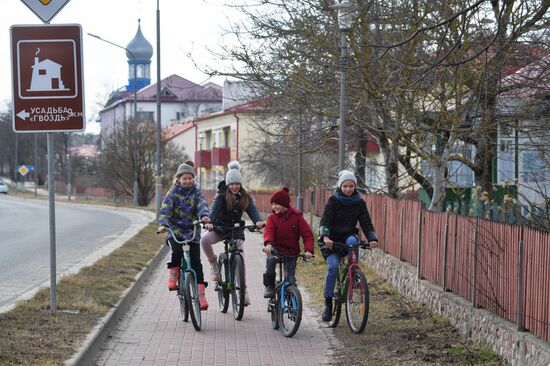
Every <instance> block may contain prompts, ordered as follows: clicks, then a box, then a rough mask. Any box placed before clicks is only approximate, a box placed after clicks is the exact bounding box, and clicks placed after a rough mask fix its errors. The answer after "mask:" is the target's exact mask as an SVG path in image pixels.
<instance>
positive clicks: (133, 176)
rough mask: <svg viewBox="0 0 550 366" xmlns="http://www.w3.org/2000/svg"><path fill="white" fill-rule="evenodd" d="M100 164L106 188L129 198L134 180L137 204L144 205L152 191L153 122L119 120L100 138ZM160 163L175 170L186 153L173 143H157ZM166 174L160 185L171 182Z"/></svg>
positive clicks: (153, 168) (154, 159)
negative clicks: (159, 146)
mask: <svg viewBox="0 0 550 366" xmlns="http://www.w3.org/2000/svg"><path fill="white" fill-rule="evenodd" d="M101 139H102V146H103V149H102V151H101V155H100V158H101V167H102V170H103V175H104V179H105V184H106V186H107V187H109V188H110V189H112V190H113V191H115V193H117V194H119V195H123V196H127V197H132V195H133V187H134V182H135V181H137V183H138V192H139V195H138V204H139V205H140V206H147V205H148V204H149V203H150V202H151V199H152V197H153V196H154V193H155V181H154V178H155V164H156V142H155V125H154V124H153V123H150V122H139V121H133V120H127V121H123V122H121V123H120V124H118V126H117V127H116V128H115V129H114V130H113V131H111V133H110V134H104V135H103V136H102V137H101ZM161 157H162V162H161V163H162V166H163V169H164V171H166V172H175V171H176V169H177V167H178V165H179V164H181V163H182V162H184V161H185V160H187V159H188V156H187V155H186V154H185V153H184V152H182V151H181V150H179V149H178V148H176V146H175V145H174V144H173V143H171V142H170V143H164V144H162V146H161ZM171 180H172V177H169V176H168V175H167V176H166V178H165V181H164V182H163V186H165V187H166V186H168V185H170V184H171Z"/></svg>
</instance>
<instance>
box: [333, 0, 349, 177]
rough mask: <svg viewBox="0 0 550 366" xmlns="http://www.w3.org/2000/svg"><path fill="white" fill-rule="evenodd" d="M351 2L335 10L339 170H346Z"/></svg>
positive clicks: (339, 5)
mask: <svg viewBox="0 0 550 366" xmlns="http://www.w3.org/2000/svg"><path fill="white" fill-rule="evenodd" d="M351 7H352V5H351V3H350V2H349V1H340V2H339V3H338V4H336V5H334V6H333V8H334V9H337V10H338V26H339V28H340V33H341V45H340V61H339V66H340V128H339V141H338V169H339V170H343V169H344V161H345V153H346V68H347V67H348V38H347V36H348V35H347V33H348V31H349V29H350V27H351V22H352V21H353V13H352V11H351Z"/></svg>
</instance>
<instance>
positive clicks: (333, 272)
mask: <svg viewBox="0 0 550 366" xmlns="http://www.w3.org/2000/svg"><path fill="white" fill-rule="evenodd" d="M354 250H357V249H354ZM350 254H351V252H350ZM356 254H358V253H356ZM342 257H343V255H342V254H340V253H332V254H331V255H329V256H328V257H327V258H326V261H327V276H326V278H325V298H332V297H334V286H335V285H336V279H337V278H338V270H339V269H340V262H341V261H342Z"/></svg>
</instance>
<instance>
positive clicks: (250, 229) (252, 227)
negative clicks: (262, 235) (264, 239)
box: [203, 223, 265, 233]
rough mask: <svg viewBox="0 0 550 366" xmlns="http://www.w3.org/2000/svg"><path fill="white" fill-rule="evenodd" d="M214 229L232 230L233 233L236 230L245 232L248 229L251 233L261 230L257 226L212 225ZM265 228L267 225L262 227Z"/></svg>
mask: <svg viewBox="0 0 550 366" xmlns="http://www.w3.org/2000/svg"><path fill="white" fill-rule="evenodd" d="M205 225H206V224H205V223H203V227H204V226H205ZM212 227H213V228H214V229H220V230H231V231H235V230H245V229H247V230H248V231H250V232H251V233H252V232H254V231H260V229H258V227H256V225H255V224H252V225H242V226H241V225H236V226H222V225H212ZM264 227H265V224H264V226H262V229H263V228H264Z"/></svg>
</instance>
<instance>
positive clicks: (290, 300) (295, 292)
mask: <svg viewBox="0 0 550 366" xmlns="http://www.w3.org/2000/svg"><path fill="white" fill-rule="evenodd" d="M271 255H274V256H276V257H277V266H278V268H279V269H278V271H277V272H278V273H279V280H278V281H277V282H276V283H275V296H274V297H272V298H270V299H269V301H268V304H267V312H268V313H271V326H272V327H273V329H279V330H280V331H281V333H282V334H283V335H284V336H285V337H292V336H293V335H294V334H296V332H297V331H298V328H299V327H300V323H301V321H302V295H301V294H300V290H299V289H298V286H296V284H292V283H290V282H289V281H288V278H287V274H286V273H285V272H284V271H283V264H284V263H285V261H286V260H287V257H285V256H283V255H281V254H279V253H278V252H277V251H276V250H275V249H271ZM298 258H299V259H301V260H302V261H304V262H306V261H307V257H306V256H305V254H303V253H300V254H299V255H298Z"/></svg>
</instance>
